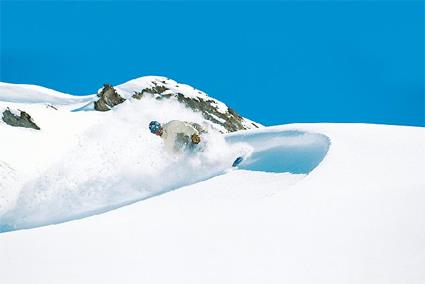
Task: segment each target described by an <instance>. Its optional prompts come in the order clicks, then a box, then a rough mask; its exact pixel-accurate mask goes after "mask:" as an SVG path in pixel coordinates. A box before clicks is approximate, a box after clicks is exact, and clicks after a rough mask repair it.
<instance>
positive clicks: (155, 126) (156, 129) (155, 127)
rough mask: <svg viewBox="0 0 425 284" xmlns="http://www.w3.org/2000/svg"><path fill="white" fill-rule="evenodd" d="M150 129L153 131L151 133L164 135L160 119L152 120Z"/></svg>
mask: <svg viewBox="0 0 425 284" xmlns="http://www.w3.org/2000/svg"><path fill="white" fill-rule="evenodd" d="M149 130H150V131H151V133H153V134H156V135H158V136H161V135H162V127H161V123H159V122H158V121H151V123H149Z"/></svg>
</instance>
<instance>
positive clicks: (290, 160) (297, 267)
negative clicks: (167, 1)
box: [0, 77, 425, 284]
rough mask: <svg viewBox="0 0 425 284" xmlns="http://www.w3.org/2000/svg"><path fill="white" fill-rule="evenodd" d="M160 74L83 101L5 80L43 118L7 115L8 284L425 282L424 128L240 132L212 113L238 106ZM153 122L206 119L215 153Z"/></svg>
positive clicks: (7, 95) (5, 95)
mask: <svg viewBox="0 0 425 284" xmlns="http://www.w3.org/2000/svg"><path fill="white" fill-rule="evenodd" d="M152 78H156V79H154V80H153V79H152ZM157 78H158V77H147V78H146V77H145V78H141V79H136V80H133V81H130V82H128V83H125V84H123V85H119V86H115V87H112V86H109V85H106V86H104V87H103V88H101V89H100V90H99V92H98V94H97V95H91V96H87V97H76V98H75V97H73V96H69V95H60V94H59V95H58V94H57V93H56V92H54V91H52V92H43V91H40V92H41V93H37V95H36V96H37V97H39V98H31V95H30V92H29V91H28V90H29V89H31V87H27V86H25V87H24V86H20V85H18V86H16V88H15V89H14V92H15V93H16V94H17V95H16V96H12V95H11V91H10V90H11V86H10V85H9V84H5V85H6V86H8V88H6V89H3V88H2V87H1V86H0V101H1V102H0V108H3V111H2V112H4V111H5V110H7V108H9V109H10V111H11V112H13V113H15V115H16V116H20V115H21V114H22V113H19V111H18V110H22V111H25V112H26V113H28V114H29V115H30V116H31V120H33V122H34V123H36V124H37V125H38V126H39V127H40V130H37V129H34V128H26V127H13V126H10V125H8V124H6V123H5V122H2V123H1V124H0V137H1V138H2V144H1V147H0V232H1V231H3V233H0V275H1V276H0V279H1V280H2V283H94V282H96V283H97V282H101V283H117V282H119V283H143V282H145V283H170V282H172V283H185V284H186V283H285V282H287V283H423V282H424V280H425V272H424V271H425V270H424V269H423V267H425V246H424V244H425V207H424V206H423V204H424V201H425V179H424V177H423V173H422V171H423V169H424V168H425V132H424V129H423V128H420V127H403V126H384V125H368V124H291V125H282V126H275V127H261V125H258V124H256V123H255V124H256V125H258V126H260V128H256V127H255V126H254V125H253V124H252V123H253V122H251V121H249V120H247V119H245V118H242V119H241V120H240V121H241V123H243V125H244V128H249V127H252V129H250V130H244V131H235V132H231V129H227V128H226V127H225V125H226V123H225V122H223V123H222V124H221V123H217V121H219V122H220V120H218V119H217V121H216V120H214V119H212V120H211V119H209V118H210V117H209V115H211V113H210V111H211V108H212V107H213V108H214V109H215V110H216V111H218V112H221V113H222V114H223V117H228V121H229V123H232V117H229V115H228V114H227V113H229V114H231V113H232V112H234V111H230V112H229V109H228V108H227V109H226V106H225V105H224V104H222V103H220V102H218V101H216V100H214V99H212V98H210V97H206V95H205V97H204V94H203V93H202V92H201V94H199V93H198V91H196V90H193V88H191V87H187V86H185V87H184V88H182V87H181V85H180V84H178V85H179V87H175V86H176V85H174V83H167V81H165V83H163V82H161V81H162V78H160V79H157ZM152 80H153V81H152ZM147 82H148V83H147ZM149 82H150V83H149ZM153 82H155V83H156V84H154V83H153ZM170 82H171V81H170ZM135 85H137V87H135ZM140 86H141V87H140ZM172 86H174V87H172ZM12 87H13V86H12ZM21 87H22V89H20V88H21ZM28 88H29V89H28ZM165 88H166V89H165ZM174 88H182V89H181V90H180V89H179V90H178V91H177V90H175V89H174ZM12 89H13V88H12ZM148 89H149V90H148ZM5 90H8V91H5ZM34 90H43V89H39V88H38V87H37V88H34ZM179 93H181V94H184V98H183V99H182V98H180V99H179V96H181V95H179ZM105 94H106V97H105ZM116 94H117V95H119V96H120V98H122V99H119V98H118V97H116ZM198 95H199V96H198ZM199 98H201V99H202V101H204V102H208V101H209V103H208V105H209V106H202V107H200V105H199V103H198V104H195V103H193V100H196V101H198V102H202V101H201V100H199ZM99 101H101V102H100V103H97V102H99ZM114 102H120V103H118V104H115V103H114ZM96 104H98V106H96ZM99 104H100V106H99ZM97 107H100V108H103V111H96V108H97ZM214 115H215V114H214ZM215 116H217V115H215ZM211 117H214V116H212V115H211ZM235 117H237V116H235ZM218 118H220V117H218ZM153 119H155V120H159V121H168V120H172V119H182V120H188V121H195V122H198V123H202V124H204V125H207V126H209V127H210V129H211V131H210V132H209V134H208V135H209V136H208V137H207V139H208V147H207V149H206V150H205V151H204V152H200V153H196V154H193V155H177V156H171V155H169V154H167V153H165V152H164V151H163V145H162V144H161V140H160V139H159V138H158V137H156V136H154V135H152V134H150V133H149V131H148V129H147V124H148V123H149V121H150V120H153ZM223 119H225V118H223ZM230 132H231V133H230ZM222 133H225V134H222ZM239 155H244V156H245V160H244V162H243V163H242V164H241V165H240V167H239V168H238V169H230V165H231V163H232V161H233V160H234V159H235V157H237V156H239ZM148 197H151V198H148ZM123 205H128V206H123ZM112 209H115V210H112ZM99 213H102V214H99ZM83 217H86V218H83ZM70 220H71V221H70ZM65 221H69V222H65ZM55 223H57V224H56V225H50V226H43V225H49V224H55ZM39 226H41V227H39ZM26 228H32V229H26ZM16 229H26V230H17V231H13V230H16ZM23 272H24V273H23Z"/></svg>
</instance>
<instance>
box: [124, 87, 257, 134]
mask: <svg viewBox="0 0 425 284" xmlns="http://www.w3.org/2000/svg"><path fill="white" fill-rule="evenodd" d="M152 85H153V87H150V88H145V89H143V90H142V91H140V92H135V93H134V94H133V96H132V97H133V98H135V99H138V100H140V99H142V98H143V97H145V96H151V97H154V98H156V99H157V100H163V99H173V98H174V99H176V100H177V101H178V102H180V103H182V104H184V105H185V106H186V107H187V108H190V109H192V110H193V111H195V112H200V113H201V114H202V116H203V117H204V118H205V119H207V120H209V121H211V122H212V123H214V124H218V125H221V126H222V127H224V128H225V129H226V131H228V132H234V131H238V130H244V129H249V128H252V126H254V127H255V128H258V126H257V125H255V124H253V123H252V125H251V127H248V126H247V122H246V121H244V119H243V117H242V116H240V115H239V114H238V113H237V112H236V111H235V110H233V109H232V108H229V107H227V110H224V109H223V108H221V109H220V108H219V106H218V102H217V101H216V100H214V99H212V98H211V99H210V98H208V97H206V98H204V97H205V96H186V95H184V94H183V93H180V92H176V91H175V90H172V89H170V88H168V87H167V85H166V82H165V81H152ZM176 87H178V86H176ZM198 93H199V95H202V92H200V91H199V92H198Z"/></svg>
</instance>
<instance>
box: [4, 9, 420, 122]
mask: <svg viewBox="0 0 425 284" xmlns="http://www.w3.org/2000/svg"><path fill="white" fill-rule="evenodd" d="M0 5H1V6H0V10H1V20H0V21H1V22H0V23H1V26H0V30H1V37H0V40H1V41H0V51H1V62H0V63H1V69H0V71H1V72H0V80H1V81H4V82H13V83H31V84H38V85H43V86H46V87H49V88H53V89H57V90H60V91H63V92H67V93H72V94H90V93H94V92H96V90H97V89H98V88H99V87H100V86H101V85H102V84H103V83H105V82H108V83H111V84H119V83H122V82H125V81H127V80H129V79H132V78H135V77H139V76H144V75H163V76H167V77H170V78H172V79H174V80H176V81H180V82H183V83H188V84H191V85H193V86H195V87H197V88H199V89H202V90H204V91H206V92H207V93H209V95H210V96H213V97H215V98H218V99H220V100H222V101H224V102H226V103H227V104H229V105H230V106H232V107H233V108H235V109H236V110H237V111H238V112H240V113H241V114H242V115H244V116H247V117H249V118H251V119H253V120H255V121H258V122H261V123H263V124H266V125H275V124H283V123H291V122H369V123H385V124H402V125H424V3H423V2H422V1H400V2H395V1H392V2H382V1H379V2H365V1H361V2H355V1H344V2H335V1H333V2H329V1H327V2H320V1H313V2H307V1H302V2H300V1H298V2H266V3H265V2H240V1H238V2H217V3H212V2H201V3H199V2H198V3H195V2H176V1H173V2H159V3H154V2H118V1H117V2H88V1H85V2H59V3H55V2H37V1H33V2H5V1H2V2H1V4H0Z"/></svg>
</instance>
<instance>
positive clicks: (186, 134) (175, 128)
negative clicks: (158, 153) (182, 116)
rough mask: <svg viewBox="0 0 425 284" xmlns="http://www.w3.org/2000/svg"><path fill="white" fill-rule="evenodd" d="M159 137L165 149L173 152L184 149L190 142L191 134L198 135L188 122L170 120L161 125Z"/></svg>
mask: <svg viewBox="0 0 425 284" xmlns="http://www.w3.org/2000/svg"><path fill="white" fill-rule="evenodd" d="M162 130H163V132H162V135H161V138H162V139H163V140H164V145H165V149H166V150H167V151H168V152H171V153H173V152H174V153H175V152H178V151H182V150H184V149H185V148H186V147H188V146H189V145H191V143H192V135H193V134H197V135H199V134H200V133H199V131H198V130H197V129H196V128H195V127H194V126H193V125H192V124H191V123H189V122H185V121H179V120H172V121H170V122H167V123H166V124H164V125H163V126H162Z"/></svg>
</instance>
